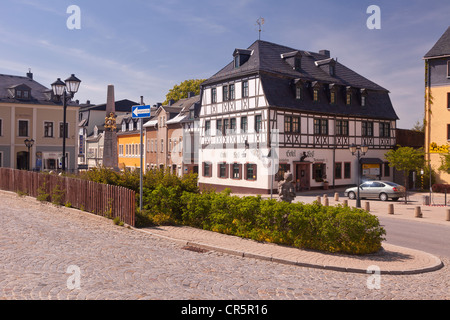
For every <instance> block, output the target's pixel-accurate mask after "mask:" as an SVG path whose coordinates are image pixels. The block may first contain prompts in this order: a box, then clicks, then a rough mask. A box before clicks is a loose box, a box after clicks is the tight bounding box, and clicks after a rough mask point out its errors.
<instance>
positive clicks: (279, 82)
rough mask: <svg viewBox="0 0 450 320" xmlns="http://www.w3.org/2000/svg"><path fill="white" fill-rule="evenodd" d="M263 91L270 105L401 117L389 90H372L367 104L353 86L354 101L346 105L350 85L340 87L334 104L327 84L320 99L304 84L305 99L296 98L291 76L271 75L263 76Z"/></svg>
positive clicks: (305, 109) (313, 110)
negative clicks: (330, 100)
mask: <svg viewBox="0 0 450 320" xmlns="http://www.w3.org/2000/svg"><path fill="white" fill-rule="evenodd" d="M261 83H262V86H263V90H264V93H265V96H266V99H267V102H268V103H269V105H270V106H273V107H278V108H283V109H292V110H297V111H303V112H311V113H319V114H335V115H340V116H348V117H367V118H377V119H387V120H398V116H397V114H396V113H395V111H394V108H393V106H392V103H391V99H390V98H389V94H388V93H387V92H386V91H378V90H373V91H369V92H368V94H367V98H366V106H365V107H362V106H361V105H360V102H359V99H360V95H361V93H360V91H359V90H357V89H353V101H352V104H351V105H350V106H349V105H347V104H346V87H341V88H339V89H338V91H337V94H336V96H337V97H336V99H337V103H336V104H330V102H329V97H328V96H327V94H326V92H325V90H324V89H323V87H322V88H321V90H320V91H319V92H320V94H319V101H318V102H314V101H313V93H312V89H310V88H305V87H304V93H303V97H302V99H301V100H297V99H295V94H294V92H295V90H294V89H293V86H292V83H291V81H290V80H289V79H282V78H278V77H274V76H271V75H267V74H262V75H261Z"/></svg>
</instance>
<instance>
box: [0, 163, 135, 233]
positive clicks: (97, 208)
mask: <svg viewBox="0 0 450 320" xmlns="http://www.w3.org/2000/svg"><path fill="white" fill-rule="evenodd" d="M0 190H5V191H12V192H22V193H26V194H27V195H29V196H31V197H34V198H37V197H38V196H39V195H42V194H48V195H49V199H48V201H51V202H53V201H54V200H60V203H61V204H62V205H65V204H70V206H71V207H73V208H76V209H81V210H84V211H88V212H91V213H94V214H97V215H101V216H104V217H109V218H113V219H114V218H116V217H119V218H120V220H121V221H123V222H124V223H126V224H128V225H131V226H134V225H135V208H136V202H135V201H136V199H135V192H134V191H133V190H130V189H126V188H123V187H118V186H112V185H107V184H101V183H96V182H92V181H87V180H81V179H74V178H68V177H62V176H58V175H54V174H45V173H36V172H30V171H22V170H15V169H10V168H0ZM58 198H60V199H58Z"/></svg>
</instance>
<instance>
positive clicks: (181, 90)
mask: <svg viewBox="0 0 450 320" xmlns="http://www.w3.org/2000/svg"><path fill="white" fill-rule="evenodd" d="M204 81H205V79H191V80H185V81H183V82H181V83H180V84H176V85H175V86H174V87H173V88H172V89H170V90H169V93H167V95H166V101H164V103H163V104H164V105H167V104H168V103H169V101H170V100H174V101H175V102H176V101H178V100H181V99H185V98H187V97H188V93H189V92H193V93H194V94H195V95H199V94H200V85H201V84H202V82H204Z"/></svg>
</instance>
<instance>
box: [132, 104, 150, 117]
mask: <svg viewBox="0 0 450 320" xmlns="http://www.w3.org/2000/svg"><path fill="white" fill-rule="evenodd" d="M131 113H132V116H133V118H150V117H151V114H150V106H134V107H132V108H131Z"/></svg>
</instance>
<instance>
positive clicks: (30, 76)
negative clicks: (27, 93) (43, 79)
mask: <svg viewBox="0 0 450 320" xmlns="http://www.w3.org/2000/svg"><path fill="white" fill-rule="evenodd" d="M27 77H28V79H30V80H33V74H32V73H31V69H28V73H27Z"/></svg>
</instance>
